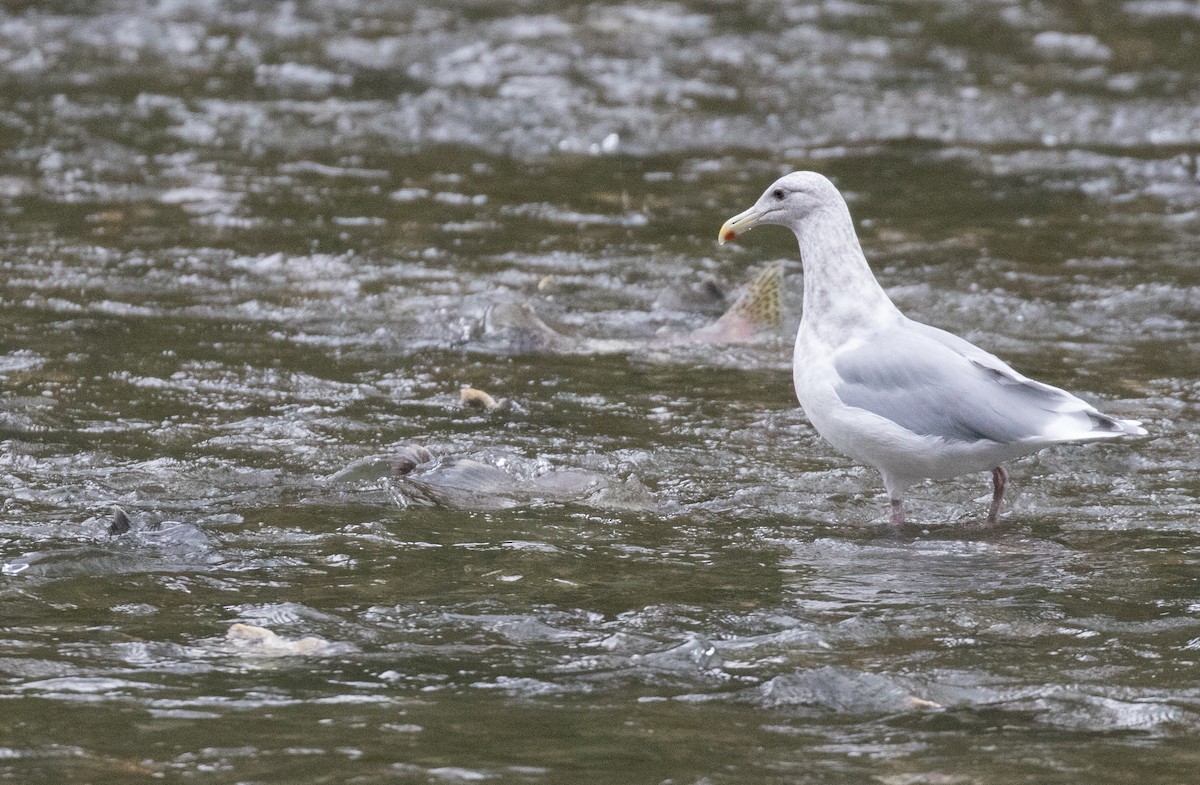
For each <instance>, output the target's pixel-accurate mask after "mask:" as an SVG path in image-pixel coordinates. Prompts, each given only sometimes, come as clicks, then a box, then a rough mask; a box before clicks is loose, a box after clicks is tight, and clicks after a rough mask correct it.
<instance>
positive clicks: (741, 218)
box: [717, 172, 844, 245]
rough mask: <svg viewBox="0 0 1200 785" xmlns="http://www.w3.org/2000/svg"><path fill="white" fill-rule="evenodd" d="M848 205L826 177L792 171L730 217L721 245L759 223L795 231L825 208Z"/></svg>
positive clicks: (722, 234) (719, 235) (723, 230)
mask: <svg viewBox="0 0 1200 785" xmlns="http://www.w3.org/2000/svg"><path fill="white" fill-rule="evenodd" d="M841 204H844V202H843V200H842V195H841V194H839V193H838V190H837V188H836V187H835V186H834V184H833V183H831V182H829V179H828V178H826V177H825V176H824V175H820V174H817V173H816V172H792V173H791V174H789V175H784V176H783V177H780V178H779V179H778V180H776V181H775V182H774V183H772V184H771V187H770V188H768V189H767V190H766V191H764V192H763V195H762V196H760V197H758V201H757V202H755V203H754V206H753V207H751V208H750V209H749V210H746V211H745V212H743V213H738V214H737V215H735V216H733V217H732V218H730V219H729V220H728V221H726V222H725V224H724V225H723V226H722V227H721V232H720V234H718V235H717V242H718V243H720V244H721V245H724V244H725V243H726V241H729V240H736V239H737V237H738V235H740V234H742V233H743V232H747V231H749V230H750V229H753V228H754V227H756V226H758V225H759V224H778V225H780V226H787V227H790V228H792V229H793V230H795V231H797V232H798V231H799V228H800V227H801V226H802V225H803V224H804V221H805V219H807V218H808V217H809V216H811V215H813V214H814V213H816V212H818V211H820V210H821V209H823V208H826V207H831V206H837V205H841Z"/></svg>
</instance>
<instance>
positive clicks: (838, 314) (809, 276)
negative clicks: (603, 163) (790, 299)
mask: <svg viewBox="0 0 1200 785" xmlns="http://www.w3.org/2000/svg"><path fill="white" fill-rule="evenodd" d="M760 224H777V225H779V226H785V227H787V228H789V229H791V230H792V232H794V233H795V235H796V239H797V240H798V241H799V243H800V256H801V258H802V259H803V262H804V315H803V317H802V318H801V320H800V328H799V330H798V332H797V333H796V345H795V350H794V352H793V356H792V367H793V370H792V376H793V379H794V381H795V386H796V395H797V397H798V398H799V399H800V404H801V406H803V407H804V411H805V413H806V414H807V415H808V418H809V420H810V421H811V422H812V424H813V426H814V427H815V428H816V429H817V431H818V432H819V433H820V434H821V435H822V436H823V437H825V438H826V439H827V440H829V442H830V443H831V444H833V445H834V446H835V447H837V448H838V449H840V450H842V451H843V452H845V453H846V454H847V455H850V456H851V457H853V458H856V459H858V460H860V461H863V462H865V463H868V464H870V465H872V466H874V467H875V468H876V469H878V470H879V472H880V473H881V474H882V475H883V483H884V485H885V486H886V487H887V491H888V495H889V496H890V497H891V522H892V523H893V524H903V523H904V522H905V517H904V501H903V495H904V492H905V491H906V490H907V489H908V488H909V487H910V486H912V485H913V484H914V483H916V482H918V481H919V480H922V479H945V478H947V477H954V476H956V475H959V474H963V473H966V472H971V471H984V470H990V471H991V472H992V480H993V494H992V502H991V505H990V507H989V509H988V522H989V523H995V522H996V519H997V516H998V515H999V512H1000V504H1001V501H1002V500H1003V498H1004V490H1005V486H1006V484H1007V471H1006V470H1005V469H1004V468H1003V467H1002V466H1001V464H1002V463H1004V462H1006V461H1009V460H1012V459H1014V458H1019V457H1021V456H1024V455H1028V454H1030V453H1033V452H1037V451H1038V450H1041V449H1043V448H1045V447H1048V446H1050V445H1055V444H1062V443H1066V442H1086V441H1098V440H1103V439H1111V438H1113V437H1117V436H1123V435H1138V436H1144V435H1145V434H1146V430H1145V429H1144V428H1142V427H1141V423H1140V422H1138V421H1137V420H1122V419H1119V418H1115V417H1110V416H1108V415H1106V414H1101V413H1100V412H1099V411H1097V410H1096V409H1095V407H1093V406H1090V405H1089V404H1087V403H1084V402H1083V401H1081V400H1080V399H1079V398H1076V397H1075V396H1074V395H1071V394H1070V393H1068V392H1065V391H1063V390H1060V389H1058V388H1057V387H1052V386H1050V385H1048V384H1043V383H1041V382H1036V381H1033V380H1032V379H1028V378H1026V377H1025V376H1022V375H1021V374H1019V373H1017V372H1016V371H1014V370H1013V369H1012V368H1009V367H1008V366H1007V365H1005V364H1004V363H1003V362H1002V361H1001V360H1000V359H999V358H998V357H996V356H995V355H992V354H989V353H987V352H985V351H983V350H982V349H980V348H978V347H976V346H974V345H972V344H970V343H968V342H967V341H965V340H963V339H962V338H959V337H958V336H956V335H953V334H951V333H948V332H946V331H945V330H940V329H938V328H936V327H930V326H929V325H927V324H922V323H920V322H915V321H913V320H911V319H909V318H907V317H906V316H904V315H903V314H902V313H900V311H899V310H898V309H897V308H896V306H895V305H894V304H893V303H892V301H891V299H889V298H888V296H887V293H886V292H884V291H883V288H882V287H881V286H880V285H879V282H878V281H876V280H875V276H874V275H872V273H871V270H870V268H869V267H868V266H867V260H866V257H865V256H864V255H863V252H862V247H861V245H860V244H859V241H858V235H857V234H856V233H855V231H854V223H853V222H852V221H851V219H850V211H849V209H848V208H847V207H846V202H845V200H844V199H843V198H842V195H841V194H840V193H838V191H837V188H836V187H834V185H833V183H831V182H830V181H829V180H828V178H826V177H824V176H822V175H820V174H818V173H816V172H793V173H792V174H789V175H787V176H785V177H782V178H780V179H779V180H777V181H776V182H775V183H774V184H773V185H771V187H769V188H768V189H767V190H766V192H765V193H763V195H762V196H761V197H760V198H759V200H758V201H757V202H756V203H755V204H754V206H753V207H751V208H750V209H748V210H746V211H745V212H743V213H740V214H738V215H736V216H734V217H733V218H730V219H729V220H728V221H726V222H725V225H724V226H722V227H721V231H720V233H719V234H718V238H719V239H720V242H722V243H724V242H725V241H726V240H727V239H729V238H733V237H737V236H738V234H740V233H741V232H745V231H747V230H749V229H752V228H754V227H755V226H758V225H760Z"/></svg>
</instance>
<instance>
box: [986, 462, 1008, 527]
mask: <svg viewBox="0 0 1200 785" xmlns="http://www.w3.org/2000/svg"><path fill="white" fill-rule="evenodd" d="M1007 484H1008V472H1006V471H1004V467H1003V466H997V467H996V468H995V469H992V506H991V507H990V508H989V509H988V517H987V519H988V523H995V522H996V519H997V518H998V517H1000V500H1001V499H1003V498H1004V486H1006V485H1007Z"/></svg>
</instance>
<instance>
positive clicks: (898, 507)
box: [892, 499, 904, 526]
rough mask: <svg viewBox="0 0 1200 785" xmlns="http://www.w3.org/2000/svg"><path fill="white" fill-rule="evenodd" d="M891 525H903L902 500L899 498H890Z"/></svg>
mask: <svg viewBox="0 0 1200 785" xmlns="http://www.w3.org/2000/svg"><path fill="white" fill-rule="evenodd" d="M892 525H893V526H903V525H904V502H903V501H902V500H900V499H892Z"/></svg>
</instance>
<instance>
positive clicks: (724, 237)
mask: <svg viewBox="0 0 1200 785" xmlns="http://www.w3.org/2000/svg"><path fill="white" fill-rule="evenodd" d="M763 212H764V211H763V210H762V209H760V208H758V207H751V208H750V209H749V210H747V211H746V212H744V213H738V214H737V215H735V216H733V217H732V218H730V219H729V220H728V221H726V222H725V223H724V224H722V225H721V233H720V234H718V235H717V244H718V245H724V244H725V243H726V242H727V241H729V240H736V239H737V236H738V235H739V234H741V233H742V232H747V231H749V230H751V229H753V228H754V227H756V226H758V222H759V220H761V219H762V217H763Z"/></svg>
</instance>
